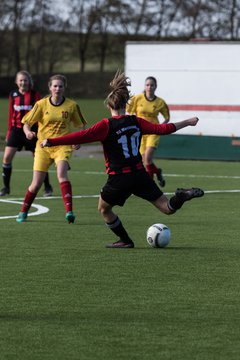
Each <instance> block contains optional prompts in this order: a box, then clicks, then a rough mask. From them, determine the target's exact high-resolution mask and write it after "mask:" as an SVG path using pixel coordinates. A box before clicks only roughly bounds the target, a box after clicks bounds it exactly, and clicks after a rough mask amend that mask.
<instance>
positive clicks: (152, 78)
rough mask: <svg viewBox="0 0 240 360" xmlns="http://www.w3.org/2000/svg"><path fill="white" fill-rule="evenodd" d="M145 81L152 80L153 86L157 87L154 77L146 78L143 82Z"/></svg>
mask: <svg viewBox="0 0 240 360" xmlns="http://www.w3.org/2000/svg"><path fill="white" fill-rule="evenodd" d="M147 80H152V81H153V82H154V83H155V86H156V87H157V79H156V78H155V77H154V76H148V77H147V78H146V79H145V82H146V81H147Z"/></svg>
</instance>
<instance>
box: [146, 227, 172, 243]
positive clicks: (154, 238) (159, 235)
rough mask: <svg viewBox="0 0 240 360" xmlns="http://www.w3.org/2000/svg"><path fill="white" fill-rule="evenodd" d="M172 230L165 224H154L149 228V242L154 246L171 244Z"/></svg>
mask: <svg viewBox="0 0 240 360" xmlns="http://www.w3.org/2000/svg"><path fill="white" fill-rule="evenodd" d="M170 237H171V232H170V230H169V228H168V227H167V226H166V225H164V224H153V225H152V226H150V227H149V228H148V230H147V242H148V244H149V245H150V246H152V247H154V248H164V247H165V246H167V245H168V244H169V241H170Z"/></svg>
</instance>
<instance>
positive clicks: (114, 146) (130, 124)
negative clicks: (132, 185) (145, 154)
mask: <svg viewBox="0 0 240 360" xmlns="http://www.w3.org/2000/svg"><path fill="white" fill-rule="evenodd" d="M108 126H109V130H108V136H107V137H106V138H105V140H104V141H102V144H103V150H104V155H105V165H106V171H107V173H108V174H110V175H114V174H121V173H129V172H132V171H136V170H139V169H142V168H143V163H142V157H141V154H140V152H139V146H140V143H141V138H142V131H141V128H140V126H139V123H138V121H137V118H136V116H124V117H119V118H116V117H115V118H114V117H113V118H110V119H108Z"/></svg>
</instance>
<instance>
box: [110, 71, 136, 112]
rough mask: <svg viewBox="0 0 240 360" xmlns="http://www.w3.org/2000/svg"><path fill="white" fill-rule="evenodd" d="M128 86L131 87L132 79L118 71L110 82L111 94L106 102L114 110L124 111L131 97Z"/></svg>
mask: <svg viewBox="0 0 240 360" xmlns="http://www.w3.org/2000/svg"><path fill="white" fill-rule="evenodd" d="M128 86H131V82H130V79H129V78H128V77H126V76H125V74H124V73H123V72H121V71H120V70H117V72H116V74H115V76H114V78H113V80H112V81H111V82H110V88H111V92H110V93H109V94H108V96H107V98H106V100H105V103H106V105H107V106H108V107H109V108H111V109H113V110H120V109H124V108H125V106H126V105H127V103H128V100H129V99H130V97H131V95H130V92H129V90H128Z"/></svg>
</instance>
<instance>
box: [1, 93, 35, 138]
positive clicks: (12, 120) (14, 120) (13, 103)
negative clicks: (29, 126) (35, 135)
mask: <svg viewBox="0 0 240 360" xmlns="http://www.w3.org/2000/svg"><path fill="white" fill-rule="evenodd" d="M40 99H41V95H40V93H39V92H38V91H35V90H30V91H28V92H26V93H25V94H21V93H20V92H19V90H13V91H12V92H11V93H10V94H9V110H8V133H7V136H6V138H8V136H9V134H10V131H11V129H12V128H14V127H15V128H22V127H23V124H22V123H21V120H22V118H23V116H24V115H25V114H26V113H27V112H28V111H29V110H31V109H32V108H33V105H34V104H35V102H36V101H38V100H40Z"/></svg>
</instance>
